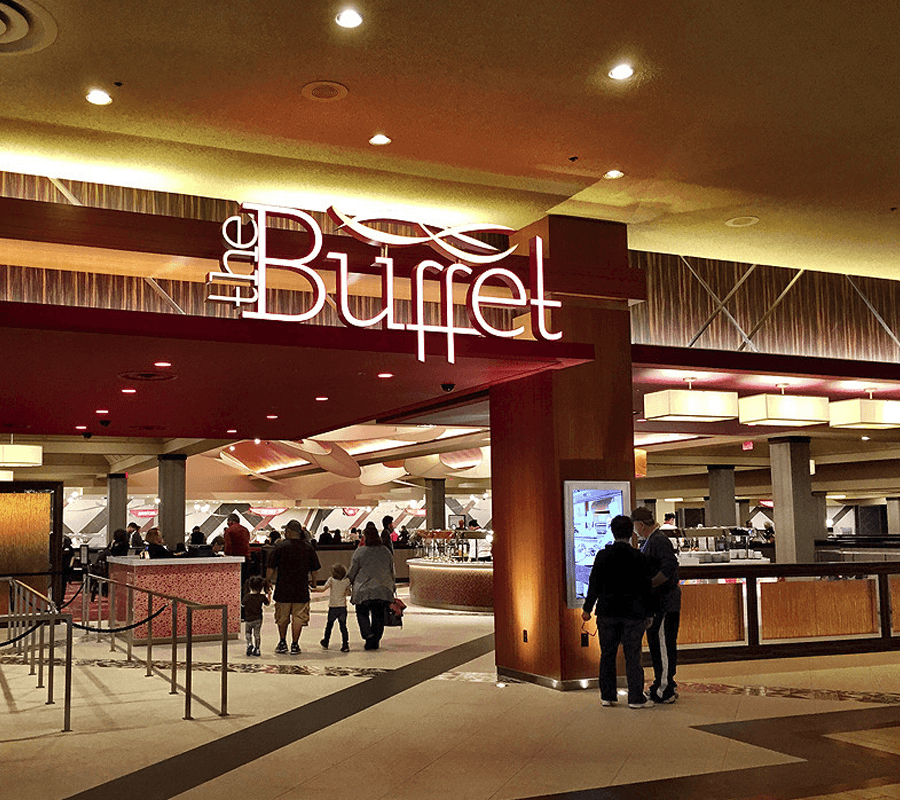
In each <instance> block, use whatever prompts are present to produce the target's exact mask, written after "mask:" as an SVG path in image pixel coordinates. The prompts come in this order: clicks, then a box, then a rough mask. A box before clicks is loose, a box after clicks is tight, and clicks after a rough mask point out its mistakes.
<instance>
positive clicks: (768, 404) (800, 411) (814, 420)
mask: <svg viewBox="0 0 900 800" xmlns="http://www.w3.org/2000/svg"><path fill="white" fill-rule="evenodd" d="M738 407H739V417H738V418H739V419H740V421H741V422H742V423H743V424H744V425H783V426H795V427H800V426H804V425H824V424H827V423H828V422H829V421H830V420H831V416H830V414H829V410H828V398H827V397H808V396H799V395H783V394H755V395H752V396H751V397H742V398H741V399H740V400H739V401H738Z"/></svg>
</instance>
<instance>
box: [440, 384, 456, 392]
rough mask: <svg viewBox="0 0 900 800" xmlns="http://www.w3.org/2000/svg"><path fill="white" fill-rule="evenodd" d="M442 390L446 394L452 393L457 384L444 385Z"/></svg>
mask: <svg viewBox="0 0 900 800" xmlns="http://www.w3.org/2000/svg"><path fill="white" fill-rule="evenodd" d="M441 388H442V389H443V390H444V391H445V392H452V391H453V390H454V389H455V388H456V384H455V383H442V384H441Z"/></svg>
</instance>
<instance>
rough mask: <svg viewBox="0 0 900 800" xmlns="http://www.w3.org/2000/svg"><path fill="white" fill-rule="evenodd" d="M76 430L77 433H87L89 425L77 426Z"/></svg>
mask: <svg viewBox="0 0 900 800" xmlns="http://www.w3.org/2000/svg"><path fill="white" fill-rule="evenodd" d="M75 430H76V431H86V430H87V425H76V426H75Z"/></svg>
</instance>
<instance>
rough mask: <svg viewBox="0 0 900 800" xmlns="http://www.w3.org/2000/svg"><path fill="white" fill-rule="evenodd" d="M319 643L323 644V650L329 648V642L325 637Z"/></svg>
mask: <svg viewBox="0 0 900 800" xmlns="http://www.w3.org/2000/svg"><path fill="white" fill-rule="evenodd" d="M319 644H320V645H322V649H323V650H327V649H328V642H327V641H326V640H325V639H322V641H321V642H319Z"/></svg>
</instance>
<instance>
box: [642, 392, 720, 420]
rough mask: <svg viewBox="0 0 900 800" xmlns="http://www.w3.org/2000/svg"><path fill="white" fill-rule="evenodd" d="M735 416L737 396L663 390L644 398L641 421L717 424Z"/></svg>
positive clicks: (646, 395)
mask: <svg viewBox="0 0 900 800" xmlns="http://www.w3.org/2000/svg"><path fill="white" fill-rule="evenodd" d="M737 416H738V395H737V392H705V391H699V390H698V391H694V390H692V389H667V390H665V391H662V392H651V393H650V394H645V395H644V417H645V418H646V419H647V420H659V421H666V422H721V421H722V420H726V419H735V418H736V417H737Z"/></svg>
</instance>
